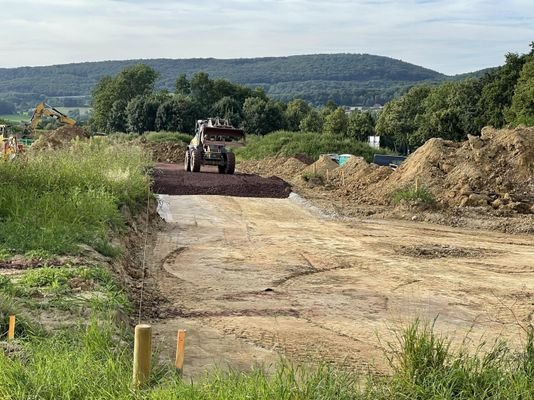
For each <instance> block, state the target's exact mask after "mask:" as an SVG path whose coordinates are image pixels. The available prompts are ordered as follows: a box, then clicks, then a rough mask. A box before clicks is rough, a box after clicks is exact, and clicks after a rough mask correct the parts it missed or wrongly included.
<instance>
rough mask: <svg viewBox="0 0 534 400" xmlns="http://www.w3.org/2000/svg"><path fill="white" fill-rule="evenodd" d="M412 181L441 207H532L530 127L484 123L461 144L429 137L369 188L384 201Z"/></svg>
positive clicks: (533, 144)
mask: <svg viewBox="0 0 534 400" xmlns="http://www.w3.org/2000/svg"><path fill="white" fill-rule="evenodd" d="M416 181H417V183H418V184H419V185H420V186H424V187H426V188H427V189H428V190H429V191H430V192H431V193H432V194H433V195H434V197H435V198H436V200H437V201H438V202H439V203H441V204H442V205H444V206H453V207H454V206H481V207H483V206H489V205H491V206H492V207H493V208H495V209H499V208H507V209H511V210H515V211H518V212H525V213H528V212H533V211H534V209H533V208H532V207H533V204H534V128H526V127H518V128H515V129H501V130H496V129H493V128H484V129H483V130H482V134H481V136H480V137H478V136H469V137H468V140H466V141H465V142H462V143H454V142H449V141H445V140H441V139H430V140H429V141H428V142H427V143H426V144H425V145H423V146H422V147H420V148H419V149H418V150H417V151H416V152H414V153H413V154H412V155H411V156H410V157H408V159H407V160H406V162H405V163H404V164H403V165H401V166H400V167H399V168H398V169H397V170H396V171H394V172H393V173H392V174H390V175H389V176H388V177H387V179H384V180H383V181H381V182H379V183H378V184H377V185H376V187H375V188H374V189H373V194H374V195H375V196H376V197H377V198H381V199H382V200H384V201H385V200H386V199H387V198H391V194H392V193H393V192H395V191H396V190H399V189H401V188H406V187H409V186H412V185H415V184H416Z"/></svg>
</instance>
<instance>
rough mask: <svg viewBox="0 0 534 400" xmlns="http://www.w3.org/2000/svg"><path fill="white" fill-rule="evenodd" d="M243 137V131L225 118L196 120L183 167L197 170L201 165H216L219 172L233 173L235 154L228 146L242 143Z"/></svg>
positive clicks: (192, 170) (193, 170) (190, 170)
mask: <svg viewBox="0 0 534 400" xmlns="http://www.w3.org/2000/svg"><path fill="white" fill-rule="evenodd" d="M244 139H245V133H244V132H243V131H242V130H241V129H237V128H234V127H233V126H232V125H231V124H230V122H229V121H228V120H226V119H220V118H208V119H206V120H198V121H197V123H196V127H195V137H194V138H193V140H191V143H190V144H189V145H188V146H187V149H186V152H185V161H184V169H185V170H186V171H188V172H199V171H200V166H201V165H216V166H217V167H218V169H219V173H220V174H233V173H234V171H235V155H234V153H232V151H231V150H230V149H229V147H233V146H235V145H242V144H243V141H244Z"/></svg>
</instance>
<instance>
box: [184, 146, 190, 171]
mask: <svg viewBox="0 0 534 400" xmlns="http://www.w3.org/2000/svg"><path fill="white" fill-rule="evenodd" d="M184 170H185V172H189V171H191V156H190V154H189V150H187V151H186V152H185V157H184Z"/></svg>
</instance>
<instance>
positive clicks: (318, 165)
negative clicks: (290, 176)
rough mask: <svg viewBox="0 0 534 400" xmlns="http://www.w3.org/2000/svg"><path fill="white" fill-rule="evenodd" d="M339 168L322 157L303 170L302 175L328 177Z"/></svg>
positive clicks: (326, 157) (328, 158)
mask: <svg viewBox="0 0 534 400" xmlns="http://www.w3.org/2000/svg"><path fill="white" fill-rule="evenodd" d="M336 168H339V165H338V164H337V163H336V162H335V161H333V160H332V159H331V158H330V157H328V156H326V155H323V156H321V157H319V159H318V160H317V161H316V162H314V163H313V164H311V165H309V166H307V167H306V168H304V170H303V171H302V173H304V174H316V175H319V176H323V177H324V176H326V175H330V173H331V172H332V171H333V170H335V169H336Z"/></svg>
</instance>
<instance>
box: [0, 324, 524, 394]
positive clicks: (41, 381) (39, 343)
mask: <svg viewBox="0 0 534 400" xmlns="http://www.w3.org/2000/svg"><path fill="white" fill-rule="evenodd" d="M24 343H25V345H24V353H25V354H26V355H27V356H26V357H23V358H21V359H19V358H14V359H10V358H9V357H6V356H5V355H4V354H3V353H2V352H0V371H1V372H2V373H1V374H0V398H2V399H30V398H35V399H158V400H167V399H169V400H171V399H229V400H230V399H265V400H271V399H281V400H285V399H287V400H293V399H302V400H305V399H325V400H326V399H341V400H344V399H347V400H348V399H351V400H352V399H355V400H356V399H365V400H371V399H373V400H375V399H376V400H393V399H421V400H423V399H425V400H426V399H458V400H464V399H472V400H475V399H477V400H478V399H503V400H504V399H507V400H508V399H510V400H519V399H524V400H527V399H532V398H533V394H534V338H533V336H532V334H529V336H528V338H527V340H526V342H525V346H524V348H523V349H522V350H520V351H517V352H514V351H512V350H511V349H509V348H508V347H507V346H506V345H505V344H504V343H497V344H496V345H495V346H494V347H493V349H492V350H490V351H489V352H482V351H480V352H477V353H476V354H469V353H467V352H463V351H460V352H457V353H455V352H452V351H451V350H450V347H449V344H448V343H449V342H448V341H447V339H446V338H444V337H441V336H439V335H436V334H435V333H434V332H433V330H432V328H431V327H429V326H428V325H423V324H419V323H418V322H416V323H415V324H413V325H411V326H409V327H408V328H407V329H406V330H405V331H404V332H403V333H402V334H400V336H399V340H398V343H397V344H396V345H394V346H393V347H391V348H390V351H389V353H388V354H389V355H390V356H389V357H390V361H391V363H392V364H391V365H392V371H393V373H392V375H390V376H386V377H374V376H368V377H366V376H365V375H358V374H357V373H354V372H351V371H347V370H345V371H340V370H336V369H335V368H334V367H328V366H326V365H319V366H315V367H313V366H309V365H308V366H293V365H291V364H288V363H286V362H281V363H280V364H279V366H278V367H277V368H276V370H275V371H274V373H272V374H268V373H265V372H264V371H263V370H261V369H254V370H252V371H250V372H248V373H240V372H237V371H226V372H223V371H221V370H218V371H212V372H211V373H209V374H207V375H206V377H205V378H203V379H200V380H198V381H196V382H195V383H188V382H184V381H182V380H181V379H180V378H178V377H177V375H176V373H175V372H174V370H173V367H172V366H171V365H167V364H165V365H161V364H159V365H158V363H157V362H156V359H154V365H155V368H154V369H153V374H152V377H151V383H150V385H149V387H147V388H145V389H144V390H135V389H134V388H132V387H131V384H130V382H131V377H132V366H131V365H132V359H131V354H132V348H131V343H132V338H131V335H129V334H124V332H122V331H120V330H117V328H115V327H114V326H113V324H111V323H109V322H96V321H93V322H92V323H90V324H89V325H88V326H86V327H81V326H80V327H78V328H76V329H71V330H69V331H61V332H59V333H57V334H55V335H54V336H51V337H45V338H40V339H39V340H27V341H26V342H24Z"/></svg>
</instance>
